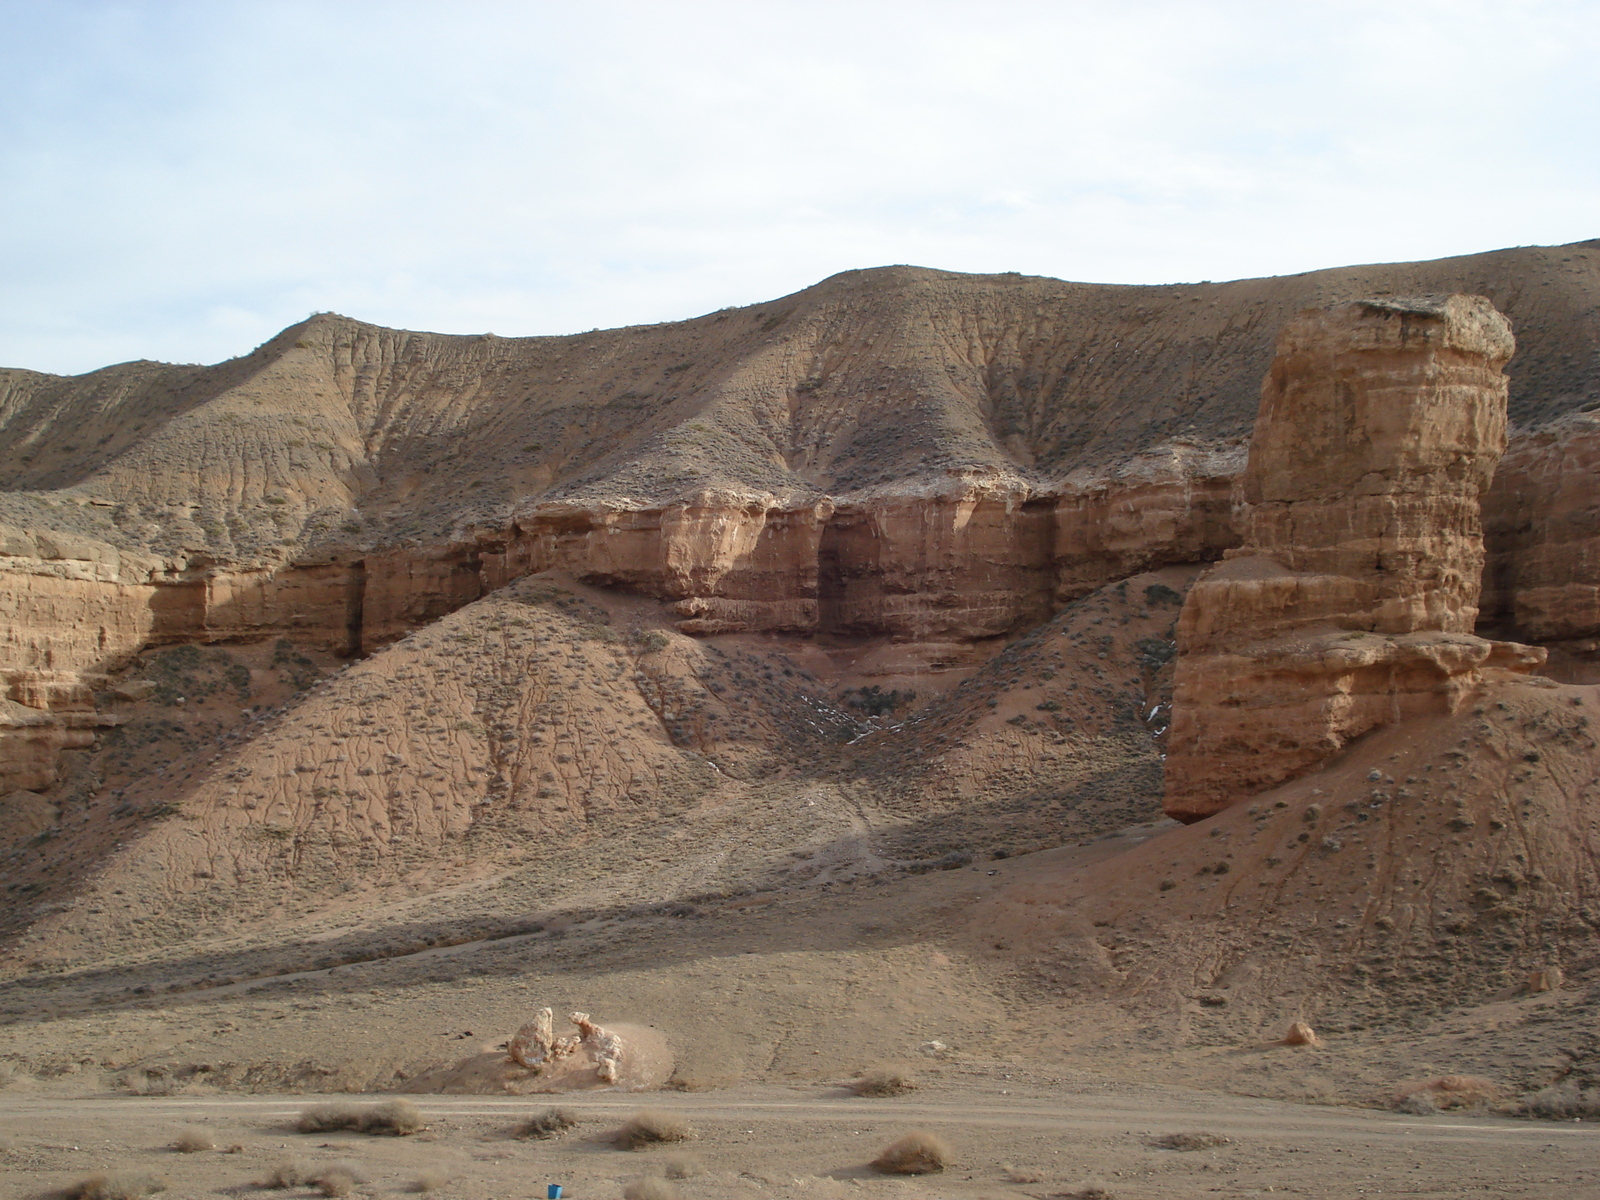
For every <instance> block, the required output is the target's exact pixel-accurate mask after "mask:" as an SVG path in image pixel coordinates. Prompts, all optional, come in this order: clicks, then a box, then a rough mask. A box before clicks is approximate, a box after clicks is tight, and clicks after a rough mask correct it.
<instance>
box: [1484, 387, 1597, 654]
mask: <svg viewBox="0 0 1600 1200" xmlns="http://www.w3.org/2000/svg"><path fill="white" fill-rule="evenodd" d="M1596 479H1600V415H1596V414H1595V413H1592V412H1585V413H1575V414H1573V415H1571V416H1569V417H1566V418H1564V419H1562V420H1560V421H1557V422H1555V423H1553V424H1551V425H1549V426H1547V427H1545V428H1544V429H1541V430H1538V431H1535V432H1533V433H1530V434H1527V435H1525V436H1523V437H1521V438H1518V439H1517V440H1516V441H1514V442H1513V443H1512V445H1511V447H1510V449H1509V450H1508V451H1507V453H1506V455H1505V457H1504V458H1503V459H1501V461H1500V470H1499V471H1498V473H1497V474H1496V476H1495V482H1494V487H1493V488H1492V489H1491V490H1490V492H1489V495H1488V496H1487V497H1486V499H1485V502H1484V536H1485V541H1486V543H1487V545H1488V549H1489V556H1490V561H1489V565H1488V569H1487V571H1486V573H1485V578H1484V587H1485V592H1486V595H1485V605H1484V607H1485V610H1486V612H1487V613H1488V614H1489V615H1490V616H1492V617H1493V618H1494V619H1496V620H1497V621H1498V622H1499V623H1501V624H1503V625H1508V626H1509V627H1510V628H1512V629H1515V630H1516V631H1517V633H1518V634H1519V635H1520V636H1523V637H1527V638H1530V639H1532V640H1535V641H1540V642H1557V643H1562V644H1563V646H1562V648H1563V649H1564V650H1566V651H1568V652H1569V653H1572V654H1575V655H1576V656H1577V657H1580V658H1582V659H1586V660H1588V661H1589V662H1590V663H1593V662H1594V661H1596V660H1597V659H1600V496H1597V495H1596V492H1595V480H1596Z"/></svg>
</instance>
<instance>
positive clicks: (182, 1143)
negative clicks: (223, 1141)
mask: <svg viewBox="0 0 1600 1200" xmlns="http://www.w3.org/2000/svg"><path fill="white" fill-rule="evenodd" d="M216 1148H217V1144H216V1142H214V1141H212V1140H211V1135H210V1134H209V1133H207V1132H206V1131H205V1130H204V1129H185V1130H182V1131H181V1132H180V1133H179V1134H178V1136H177V1137H175V1138H173V1139H172V1149H173V1150H174V1151H176V1152H177V1153H179V1154H198V1153H200V1151H202V1150H215V1149H216Z"/></svg>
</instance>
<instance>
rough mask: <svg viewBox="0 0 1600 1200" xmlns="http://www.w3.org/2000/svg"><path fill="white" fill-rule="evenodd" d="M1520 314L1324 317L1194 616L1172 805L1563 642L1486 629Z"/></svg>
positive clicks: (1316, 751) (1442, 305) (1258, 773)
mask: <svg viewBox="0 0 1600 1200" xmlns="http://www.w3.org/2000/svg"><path fill="white" fill-rule="evenodd" d="M1512 348H1513V342H1512V336H1511V328H1510V325H1509V323H1508V322H1507V321H1506V320H1505V318H1504V317H1502V316H1501V315H1500V314H1499V313H1498V312H1497V311H1495V309H1494V307H1493V305H1491V304H1490V303H1489V302H1488V301H1487V300H1485V299H1483V298H1482V297H1477V296H1461V295H1452V296H1447V297H1425V298H1417V299H1403V300H1402V299H1385V300H1363V301H1355V302H1351V303H1345V304H1340V305H1336V306H1333V307H1330V308H1325V309H1321V310H1312V311H1309V312H1306V313H1303V314H1302V315H1301V316H1299V317H1298V318H1296V319H1295V320H1293V321H1291V322H1290V323H1289V324H1288V325H1287V326H1286V327H1285V328H1284V330H1283V333H1282V334H1281V335H1280V337H1279V339H1278V346H1277V356H1276V357H1275V358H1274V360H1273V363H1272V367H1271V369H1270V371H1269V372H1268V375H1267V378H1266V380H1265V382H1264V383H1263V385H1262V394H1261V411H1260V415H1259V417H1258V419H1257V423H1256V429H1255V433H1254V436H1253V437H1252V439H1251V445H1250V459H1249V465H1248V467H1247V469H1246V473H1245V481H1244V506H1243V511H1242V513H1241V517H1242V521H1241V525H1242V531H1243V535H1244V546H1243V547H1241V548H1239V549H1237V550H1232V551H1229V552H1228V555H1227V557H1226V559H1225V561H1223V562H1222V563H1221V564H1219V565H1218V566H1216V567H1214V568H1212V570H1211V571H1209V572H1208V573H1207V575H1206V576H1204V577H1203V578H1202V579H1201V580H1200V581H1199V582H1198V583H1197V584H1196V585H1195V587H1194V588H1193V589H1192V590H1191V592H1190V594H1189V597H1188V599H1187V601H1186V603H1185V604H1184V607H1183V611H1182V614H1181V616H1180V618H1179V622H1178V654H1179V657H1178V663H1177V669H1176V678H1175V692H1174V700H1173V723H1172V731H1171V739H1170V742H1169V746H1168V758H1167V800H1166V806H1167V811H1168V812H1169V813H1171V814H1172V815H1173V816H1176V817H1179V818H1180V819H1183V820H1198V819H1200V818H1202V817H1205V816H1208V815H1210V814H1212V813H1214V812H1217V811H1219V810H1220V809H1223V808H1226V807H1227V806H1228V805H1230V804H1232V803H1234V802H1235V801H1236V800H1239V799H1241V798H1243V797H1246V796H1249V795H1252V794H1254V793H1256V792H1259V791H1262V790H1265V789H1266V788H1269V787H1272V786H1275V785H1276V784H1279V783H1282V782H1283V781H1285V780H1287V779H1292V778H1294V777H1295V776H1297V775H1300V774H1303V773H1304V772H1305V771H1307V770H1310V769H1312V768H1313V767H1315V766H1316V765H1317V764H1318V763H1320V762H1322V761H1324V760H1325V759H1326V758H1328V757H1329V756H1330V755H1332V754H1333V753H1335V752H1337V751H1338V750H1339V749H1340V748H1341V747H1343V746H1344V745H1345V744H1346V743H1347V742H1349V741H1350V740H1351V739H1353V738H1357V737H1360V736H1361V735H1362V734H1364V733H1367V732H1369V731H1370V730H1372V729H1374V728H1377V727H1379V726H1381V725H1385V724H1389V723H1392V722H1395V721H1399V720H1403V719H1405V718H1406V717H1408V716H1412V715H1416V714H1420V713H1424V712H1434V711H1453V710H1454V709H1455V707H1456V706H1457V705H1458V704H1459V703H1460V700H1461V698H1462V697H1463V696H1464V695H1466V694H1467V693H1468V692H1470V691H1471V690H1472V688H1473V687H1474V686H1475V684H1476V682H1477V681H1478V679H1479V677H1480V672H1481V671H1482V670H1484V669H1485V668H1487V667H1491V666H1496V665H1499V666H1517V667H1523V668H1526V667H1527V666H1530V665H1533V664H1536V663H1538V662H1542V661H1543V658H1544V655H1543V652H1542V651H1536V650H1533V649H1531V648H1529V647H1525V646H1518V645H1514V644H1511V643H1503V642H1492V641H1488V640H1485V639H1483V638H1480V637H1476V636H1474V635H1473V633H1472V630H1473V629H1474V627H1475V625H1476V621H1477V611H1478V593H1479V581H1480V578H1481V574H1482V567H1483V539H1482V531H1481V526H1480V518H1479V505H1480V501H1481V499H1482V496H1483V494H1484V492H1485V491H1486V490H1487V488H1488V485H1489V480H1490V478H1491V477H1492V475H1493V474H1494V469H1495V465H1496V463H1497V462H1498V461H1499V458H1500V455H1501V453H1502V451H1503V450H1504V448H1505V438H1506V432H1505V430H1506V379H1505V376H1504V374H1503V373H1502V368H1503V366H1504V365H1505V363H1506V361H1507V360H1508V359H1509V358H1510V357H1511V352H1512Z"/></svg>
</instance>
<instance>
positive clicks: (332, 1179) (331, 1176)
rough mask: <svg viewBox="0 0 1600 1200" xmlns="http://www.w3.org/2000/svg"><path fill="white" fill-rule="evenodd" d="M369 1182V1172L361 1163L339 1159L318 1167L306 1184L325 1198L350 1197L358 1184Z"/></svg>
mask: <svg viewBox="0 0 1600 1200" xmlns="http://www.w3.org/2000/svg"><path fill="white" fill-rule="evenodd" d="M367 1180H368V1176H367V1172H366V1171H365V1169H363V1168H362V1166H361V1164H360V1163H354V1162H351V1161H350V1160H349V1159H339V1160H338V1161H337V1162H329V1163H323V1164H322V1165H321V1166H319V1167H317V1168H316V1169H315V1170H314V1171H312V1172H311V1175H310V1178H308V1179H307V1180H306V1182H307V1183H309V1184H311V1185H312V1186H314V1187H315V1188H316V1189H317V1191H319V1192H321V1193H322V1194H323V1195H324V1196H348V1195H349V1194H350V1193H351V1192H352V1191H353V1190H354V1189H355V1187H356V1185H357V1184H360V1183H366V1182H367Z"/></svg>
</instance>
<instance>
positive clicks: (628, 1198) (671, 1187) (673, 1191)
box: [622, 1176, 683, 1200]
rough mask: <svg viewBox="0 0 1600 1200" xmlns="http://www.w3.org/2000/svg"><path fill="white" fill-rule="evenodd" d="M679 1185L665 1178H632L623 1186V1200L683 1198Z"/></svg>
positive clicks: (678, 1199)
mask: <svg viewBox="0 0 1600 1200" xmlns="http://www.w3.org/2000/svg"><path fill="white" fill-rule="evenodd" d="M682 1196H683V1193H682V1192H680V1191H679V1190H678V1185H677V1184H675V1183H670V1182H668V1181H667V1180H665V1179H656V1178H654V1177H648V1176H647V1177H646V1178H644V1179H630V1180H628V1182H627V1183H626V1184H625V1185H624V1186H623V1189H622V1200H681V1198H682Z"/></svg>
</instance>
